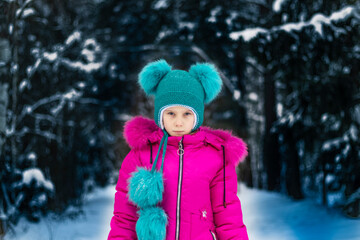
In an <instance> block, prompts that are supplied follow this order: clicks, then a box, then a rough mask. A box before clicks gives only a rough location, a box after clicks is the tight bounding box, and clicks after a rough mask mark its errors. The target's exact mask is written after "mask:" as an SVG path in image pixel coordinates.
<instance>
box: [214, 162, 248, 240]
mask: <svg viewBox="0 0 360 240" xmlns="http://www.w3.org/2000/svg"><path fill="white" fill-rule="evenodd" d="M224 170H225V178H224ZM224 179H225V185H224ZM224 189H225V202H226V207H225V206H224ZM210 194H211V205H212V210H213V214H214V222H215V227H216V234H217V237H218V239H220V240H226V239H233V240H248V239H249V238H248V235H247V231H246V226H245V225H244V222H243V216H242V211H241V204H240V200H239V198H238V196H237V175H236V170H235V166H234V165H232V164H226V165H225V167H222V168H221V169H220V170H219V171H218V172H217V174H216V176H215V177H214V178H213V180H212V182H211V184H210Z"/></svg>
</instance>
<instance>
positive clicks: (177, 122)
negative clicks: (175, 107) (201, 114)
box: [175, 118, 183, 127]
mask: <svg viewBox="0 0 360 240" xmlns="http://www.w3.org/2000/svg"><path fill="white" fill-rule="evenodd" d="M182 124H183V122H182V120H181V119H180V118H177V119H176V120H175V125H176V126H177V127H180V126H182Z"/></svg>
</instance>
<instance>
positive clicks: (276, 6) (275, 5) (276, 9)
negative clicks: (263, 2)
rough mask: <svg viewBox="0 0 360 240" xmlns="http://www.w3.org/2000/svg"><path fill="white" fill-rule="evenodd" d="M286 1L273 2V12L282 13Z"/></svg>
mask: <svg viewBox="0 0 360 240" xmlns="http://www.w3.org/2000/svg"><path fill="white" fill-rule="evenodd" d="M285 1H286V0H275V1H274V2H273V6H272V7H273V10H274V12H280V11H281V6H282V5H283V3H284V2H285Z"/></svg>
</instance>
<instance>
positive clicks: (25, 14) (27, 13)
mask: <svg viewBox="0 0 360 240" xmlns="http://www.w3.org/2000/svg"><path fill="white" fill-rule="evenodd" d="M21 11H22V9H21V8H19V9H18V10H16V17H17V18H20V17H21V18H26V17H29V16H31V15H34V14H35V10H34V9H33V8H26V9H24V11H23V12H22V15H20V14H21Z"/></svg>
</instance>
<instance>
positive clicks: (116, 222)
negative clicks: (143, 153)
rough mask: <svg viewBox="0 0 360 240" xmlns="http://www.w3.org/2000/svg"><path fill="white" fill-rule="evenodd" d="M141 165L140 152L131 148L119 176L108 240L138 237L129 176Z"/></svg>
mask: <svg viewBox="0 0 360 240" xmlns="http://www.w3.org/2000/svg"><path fill="white" fill-rule="evenodd" d="M139 165H140V160H139V157H138V154H137V153H136V151H135V150H131V151H130V152H129V154H128V155H127V156H126V157H125V159H124V161H123V163H122V164H121V168H120V171H119V178H118V182H117V184H116V193H115V204H114V215H113V217H112V219H111V222H110V227H111V230H110V233H109V236H108V240H115V239H127V240H130V239H131V240H134V239H137V237H136V231H135V226H136V221H137V219H138V216H137V213H136V212H137V208H136V206H135V205H134V204H132V203H131V202H129V199H128V196H127V193H128V186H127V185H128V182H127V181H128V178H129V177H130V174H131V173H132V172H134V171H135V170H136V167H137V166H139Z"/></svg>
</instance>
